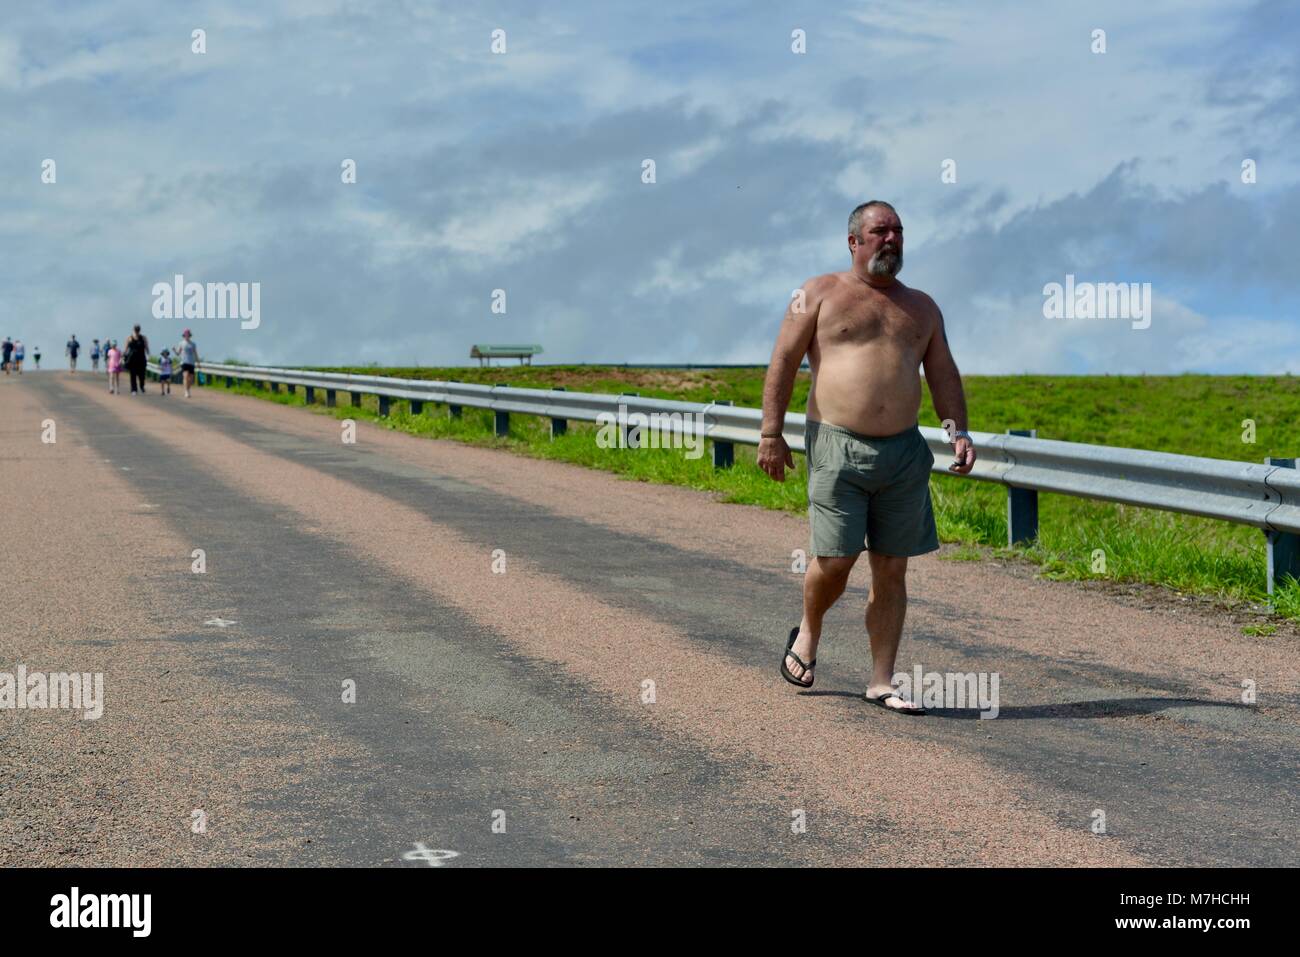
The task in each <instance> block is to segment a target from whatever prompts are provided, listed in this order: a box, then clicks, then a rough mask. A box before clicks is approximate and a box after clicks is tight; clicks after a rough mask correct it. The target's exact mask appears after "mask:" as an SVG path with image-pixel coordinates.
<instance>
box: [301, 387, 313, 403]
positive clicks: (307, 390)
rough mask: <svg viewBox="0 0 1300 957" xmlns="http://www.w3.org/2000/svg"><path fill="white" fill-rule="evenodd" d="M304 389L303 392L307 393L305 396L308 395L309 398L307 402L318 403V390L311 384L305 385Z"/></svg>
mask: <svg viewBox="0 0 1300 957" xmlns="http://www.w3.org/2000/svg"><path fill="white" fill-rule="evenodd" d="M302 391H303V393H304V394H305V397H306V399H307V404H308V405H315V404H316V390H315V389H313V388H312V387H311V386H309V385H305V386H303V387H302Z"/></svg>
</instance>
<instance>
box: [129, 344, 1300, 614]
mask: <svg viewBox="0 0 1300 957" xmlns="http://www.w3.org/2000/svg"><path fill="white" fill-rule="evenodd" d="M150 371H151V372H154V373H156V372H157V367H156V366H153V365H151V366H150ZM199 371H200V372H202V373H204V374H206V375H215V376H224V377H225V378H226V379H227V380H228V381H233V380H234V379H242V380H246V381H253V382H262V383H267V384H269V385H271V386H272V387H273V388H278V386H280V385H285V386H289V387H291V388H296V387H302V388H304V389H308V390H312V391H313V392H314V391H315V390H321V391H324V392H325V393H326V401H327V404H329V405H333V404H334V397H335V394H336V393H337V392H341V391H345V392H350V393H353V394H354V396H358V397H359V396H361V395H376V396H378V397H379V402H380V413H381V414H387V412H388V405H389V401H390V400H392V399H401V400H405V401H408V402H411V403H412V411H413V412H417V413H418V412H421V411H422V410H423V406H424V404H425V403H436V404H445V405H447V406H448V407H449V410H450V413H451V414H452V415H458V414H459V410H460V407H462V406H469V407H471V408H480V409H489V410H492V411H493V412H494V413H496V427H497V431H498V433H499V434H505V431H506V429H507V428H508V422H509V415H510V413H512V412H513V413H519V414H523V415H536V416H542V417H547V418H550V419H551V420H552V423H553V429H552V433H553V434H559V433H562V432H563V431H564V430H565V427H566V424H567V421H568V420H569V419H574V420H577V421H584V422H600V421H609V418H608V417H610V416H615V417H618V421H619V424H620V428H626V427H627V426H628V425H632V426H635V425H637V424H641V425H642V426H643V427H644V426H645V425H646V424H647V423H646V422H645V421H643V420H641V419H640V418H639V417H641V416H644V417H645V419H646V420H648V424H649V427H650V428H651V429H655V428H658V429H660V430H662V431H666V432H670V433H677V434H690V435H692V436H694V437H695V438H698V439H707V440H709V441H711V442H712V443H713V446H714V464H715V465H719V466H726V465H730V464H731V462H732V445H733V444H741V445H757V444H758V441H759V431H760V425H761V421H762V411H761V410H759V409H751V408H744V407H742V406H732V405H729V404H725V403H721V402H708V403H696V402H675V401H669V400H665V399H654V398H646V397H642V396H638V395H635V394H623V395H608V394H601V393H592V392H569V391H567V390H564V389H518V388H513V387H509V386H487V385H476V384H472V383H467V382H449V381H438V380H424V379H399V378H393V377H390V376H372V375H352V374H348V373H339V372H310V371H306V370H302V369H285V368H279V367H275V366H242V365H241V366H236V365H224V364H221V363H211V362H205V363H201V364H200V366H199ZM620 410H621V412H620ZM652 417H654V418H652ZM656 423H657V426H656ZM804 423H805V417H804V416H803V415H799V414H796V413H790V414H788V415H787V416H786V419H785V438H786V441H787V443H789V445H790V448H791V449H792V450H794V451H796V452H803V451H805V448H804ZM555 424H558V427H555ZM921 433H922V434H923V435H924V436H925V440H926V442H927V444H928V445H929V447H930V451H931V452H932V453H934V467H933V472H934V473H936V474H939V475H949V476H954V475H955V473H953V472H950V471H949V470H948V466H949V465H950V464H951V463H952V460H953V457H952V451H951V447H950V445H949V443H948V439H947V436H946V434H945V433H944V431H943V430H942V429H938V428H934V427H929V426H922V427H921ZM625 434H626V433H625ZM971 437H972V440H973V441H974V443H975V447H976V450H977V452H978V455H979V458H978V460H977V462H976V464H975V468H974V469H973V470H972V471H971V472H970V473H969V475H966V476H964V477H965V478H970V479H975V480H976V481H985V482H996V483H998V484H1001V485H1005V486H1007V487H1008V490H1009V495H1008V537H1009V540H1010V541H1011V542H1012V543H1017V542H1024V541H1028V540H1031V539H1033V538H1034V537H1035V536H1036V535H1037V524H1038V521H1037V498H1036V495H1037V493H1038V492H1053V493H1056V494H1060V495H1072V496H1076V497H1080V498H1091V499H1099V500H1102V501H1107V502H1118V503H1121V504H1125V505H1134V506H1139V507H1142V508H1156V509H1163V510H1166V511H1172V512H1179V513H1182V514H1185V515H1199V516H1202V517H1205V518H1214V519H1220V520H1222V521H1226V522H1234V523H1237V524H1241V525H1249V526H1252V527H1254V528H1258V529H1261V530H1263V531H1264V532H1265V533H1266V535H1267V536H1268V547H1269V556H1268V557H1269V581H1268V585H1269V593H1270V594H1271V593H1272V591H1273V586H1274V580H1275V578H1276V577H1280V576H1282V575H1283V574H1289V575H1293V576H1295V577H1297V578H1300V471H1297V469H1296V467H1295V460H1294V459H1271V460H1269V461H1268V463H1266V464H1260V465H1255V464H1251V463H1249V462H1234V461H1230V460H1225V459H1211V458H1202V457H1199V456H1191V455H1175V454H1172V453H1169V452H1150V451H1145V450H1142V449H1127V448H1112V447H1110V446H1105V445H1085V444H1082V443H1078V442H1061V441H1056V440H1051V439H1039V438H1034V437H1031V436H1026V435H1012V434H1007V435H1002V434H998V433H993V432H972V433H971ZM720 453H721V454H720Z"/></svg>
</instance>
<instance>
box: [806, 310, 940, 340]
mask: <svg viewBox="0 0 1300 957" xmlns="http://www.w3.org/2000/svg"><path fill="white" fill-rule="evenodd" d="M932 329H933V319H932V317H931V316H930V315H929V314H928V312H927V311H926V310H924V309H923V308H921V307H920V305H919V304H918V305H913V304H911V303H908V304H900V303H897V302H893V301H890V300H885V299H881V298H873V299H871V300H866V301H863V300H860V299H859V300H853V299H850V300H847V301H845V300H841V301H831V302H827V303H823V305H822V309H821V311H820V313H819V314H818V317H817V339H818V342H819V343H820V344H822V345H823V346H835V345H862V344H866V343H881V344H890V345H896V346H898V347H902V348H908V349H911V350H924V348H925V345H926V343H927V342H929V339H930V333H931V331H932Z"/></svg>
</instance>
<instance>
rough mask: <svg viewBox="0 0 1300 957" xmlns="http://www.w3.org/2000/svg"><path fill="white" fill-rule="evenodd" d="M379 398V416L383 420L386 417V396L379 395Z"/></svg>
mask: <svg viewBox="0 0 1300 957" xmlns="http://www.w3.org/2000/svg"><path fill="white" fill-rule="evenodd" d="M378 398H379V414H380V415H381V416H383V417H384V418H387V417H388V396H386V395H381V396H379V397H378Z"/></svg>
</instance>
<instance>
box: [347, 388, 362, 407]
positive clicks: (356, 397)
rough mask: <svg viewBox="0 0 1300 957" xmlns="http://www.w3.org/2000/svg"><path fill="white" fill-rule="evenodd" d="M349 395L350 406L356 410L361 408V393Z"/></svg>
mask: <svg viewBox="0 0 1300 957" xmlns="http://www.w3.org/2000/svg"><path fill="white" fill-rule="evenodd" d="M349 394H350V395H351V396H352V404H353V405H354V406H355V407H356V408H358V409H359V408H361V393H360V392H352V393H349Z"/></svg>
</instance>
